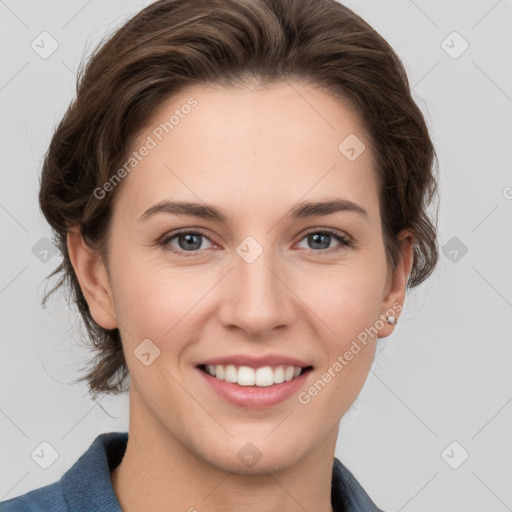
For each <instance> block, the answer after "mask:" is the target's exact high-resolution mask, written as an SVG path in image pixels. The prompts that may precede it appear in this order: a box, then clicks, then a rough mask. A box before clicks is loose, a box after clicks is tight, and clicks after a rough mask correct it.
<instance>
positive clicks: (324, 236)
mask: <svg viewBox="0 0 512 512" xmlns="http://www.w3.org/2000/svg"><path fill="white" fill-rule="evenodd" d="M310 237H311V239H312V240H313V246H314V247H313V248H314V249H328V248H329V241H330V238H331V235H329V234H328V233H314V234H313V235H310ZM322 242H324V243H327V246H326V247H318V244H322Z"/></svg>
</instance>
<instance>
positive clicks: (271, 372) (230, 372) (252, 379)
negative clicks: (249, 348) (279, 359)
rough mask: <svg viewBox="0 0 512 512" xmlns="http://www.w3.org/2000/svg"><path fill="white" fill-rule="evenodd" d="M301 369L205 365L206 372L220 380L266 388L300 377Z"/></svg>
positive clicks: (291, 367) (290, 367)
mask: <svg viewBox="0 0 512 512" xmlns="http://www.w3.org/2000/svg"><path fill="white" fill-rule="evenodd" d="M301 371H302V368H300V367H294V366H282V365H281V366H276V367H271V366H263V367H262V368H251V367H250V366H240V367H238V368H237V367H236V366H235V365H232V364H228V365H223V364H217V365H213V364H207V365H206V372H207V373H209V374H210V375H212V376H213V377H216V378H217V379H220V380H225V381H226V382H234V383H237V384H238V385H239V386H259V387H268V386H272V385H274V384H281V383H282V382H285V381H286V382H288V381H290V380H292V379H294V378H296V377H298V376H299V375H300V373H301Z"/></svg>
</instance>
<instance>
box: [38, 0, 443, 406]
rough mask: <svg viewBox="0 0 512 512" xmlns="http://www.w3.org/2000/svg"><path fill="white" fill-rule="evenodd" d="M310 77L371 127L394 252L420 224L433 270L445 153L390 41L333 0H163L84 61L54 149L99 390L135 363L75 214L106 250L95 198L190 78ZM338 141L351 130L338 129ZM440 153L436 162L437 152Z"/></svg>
mask: <svg viewBox="0 0 512 512" xmlns="http://www.w3.org/2000/svg"><path fill="white" fill-rule="evenodd" d="M294 79H295V80H300V81H306V82H309V83H311V84H313V85H316V86H318V87H320V88H322V89H324V90H325V91H327V92H329V93H330V94H332V95H333V96H335V97H337V98H340V99H343V100H346V101H348V104H349V105H350V106H351V107H352V108H354V109H355V111H356V112H357V114H358V115H359V118H360V120H361V122H362V123H363V125H364V127H365V129H366V131H367V133H368V136H369V138H370V146H371V150H372V151H371V152H372V154H373V155H374V159H375V167H376V172H377V176H378V179H379V184H380V198H379V200H380V209H381V216H382V233H383V239H384V243H385V247H386V255H387V258H388V262H389V263H390V264H391V266H392V267H393V268H394V266H395V265H396V262H397V258H398V257H399V248H400V242H399V241H398V240H397V238H396V235H397V233H398V232H399V231H400V230H401V229H403V228H408V229H410V230H411V232H412V233H413V234H414V246H413V251H414V263H413V268H412V272H411V274H410V276H409V281H408V287H414V286H416V285H418V284H420V283H421V282H422V281H424V280H425V279H426V278H427V277H428V276H429V275H430V274H431V273H432V271H433V269H434V267H435V265H436V263H437V260H438V247H437V239H436V229H435V225H436V222H437V215H436V219H435V221H433V220H431V219H430V218H429V214H428V212H427V209H428V207H429V206H430V205H431V204H432V202H433V199H435V197H436V194H437V181H436V179H435V171H437V157H436V154H435V150H434V147H433V144H432V141H431V139H430V137H429V132H428V128H427V126H426V123H425V120H424V117H423V115H422V113H421V111H420V109H419V108H418V106H417V105H416V103H415V102H414V100H413V99H412V96H411V91H410V87H409V83H408V79H407V75H406V72H405V70H404V67H403V65H402V63H401V61H400V59H399V58H398V56H397V55H396V54H395V52H394V51H393V50H392V48H391V47H390V46H389V44H388V43H387V42H386V41H385V40H384V39H383V38H382V37H381V36H380V35H379V34H378V33H377V32H375V30H374V29H373V28H372V27H371V26H370V25H368V24H367V23H366V22H365V21H364V20H362V19H361V18H360V17H359V16H357V15H356V14H355V13H354V12H352V11H351V10H350V9H348V8H347V7H345V6H343V5H341V4H339V3H338V2H336V1H335V0H208V1H206V0H186V1H184V0H160V1H158V2H155V3H153V4H151V5H149V6H148V7H146V8H145V9H143V10H142V11H141V12H139V13H138V14H137V15H136V16H134V17H133V18H132V19H130V20H129V21H128V22H127V23H126V24H125V25H124V26H123V27H121V28H120V29H119V30H117V31H116V32H115V34H114V35H113V36H112V37H111V38H110V39H108V40H107V41H106V42H103V43H102V44H100V46H99V47H98V49H97V50H96V51H95V53H94V54H93V55H92V57H91V58H90V59H89V62H88V64H87V66H86V67H85V69H84V68H81V69H80V71H79V75H78V80H77V97H76V100H75V101H74V102H73V103H72V104H71V105H70V107H69V109H68V110H67V112H66V114H65V115H64V117H63V119H62V121H61V122H60V124H59V125H58V127H57V129H56V131H55V133H54V135H53V138H52V141H51V143H50V146H49V149H48V152H47V154H46V157H45V160H44V164H43V169H42V177H41V188H40V194H39V201H40V206H41V209H42V211H43V214H44V216H45V217H46V219H47V221H48V222H49V224H50V226H51V227H52V229H53V231H54V240H55V243H56V244H57V246H58V248H59V249H60V251H61V253H62V256H63V260H62V263H61V264H60V265H59V267H58V268H56V269H55V271H54V272H53V273H52V274H50V276H48V277H53V276H55V275H57V274H61V275H60V278H59V281H58V282H57V284H56V285H55V286H54V287H53V288H52V289H51V290H50V291H49V292H48V293H47V294H46V296H45V297H44V299H43V305H45V304H46V301H47V299H48V298H49V296H50V295H51V294H52V293H53V292H54V291H55V290H56V289H58V288H59V287H60V286H61V285H63V284H64V283H67V284H68V285H69V287H70V289H71V296H72V299H73V301H74V303H75V304H76V306H77V308H78V311H79V312H80V314H81V316H82V318H83V320H84V322H85V326H86V328H87V331H88V335H89V338H90V340H91V342H92V346H93V349H94V350H95V351H96V352H97V353H96V356H95V357H94V358H93V360H92V361H90V368H89V372H88V373H87V375H86V376H85V377H82V378H80V379H78V381H87V382H88V386H89V390H90V393H91V394H92V395H93V397H95V396H96V395H97V394H99V393H109V392H113V393H118V392H122V391H125V390H126V389H127V387H126V380H127V377H128V370H127V367H126V362H125V359H124V354H123V349H122V344H121V338H120V334H119V331H118V329H113V330H107V329H104V328H102V327H101V326H99V325H98V324H97V323H96V322H95V321H94V319H93V318H92V316H91V314H90V311H89V307H88V304H87V302H86V300H85V298H84V296H83V294H82V291H81V288H80V284H79V282H78V279H77V277H76V275H75V272H74V270H73V267H72V265H71V262H70V258H69V254H68V249H67V240H66V235H67V231H68V229H69V228H70V227H71V226H76V225H79V226H80V229H81V233H82V235H83V237H84V239H86V240H87V242H88V244H90V246H91V247H93V248H95V249H96V250H98V251H99V252H100V254H102V256H103V257H104V259H105V260H106V261H108V260H107V256H108V254H107V251H106V240H107V238H108V229H109V221H110V216H111V211H112V204H113V200H114V198H115V197H116V195H117V193H119V188H120V186H121V185H122V184H121V185H119V186H117V187H115V188H114V189H113V190H112V192H111V193H109V194H107V195H106V197H104V198H103V199H101V200H98V199H97V197H96V196H95V194H94V191H95V190H97V189H98V187H103V185H104V184H105V183H106V182H107V181H108V180H109V179H111V178H112V176H113V175H114V173H115V172H116V170H118V169H119V166H120V165H122V163H123V162H124V160H125V158H126V155H127V154H128V151H129V150H130V145H131V144H132V143H133V141H134V138H135V137H136V135H137V134H138V132H139V131H140V130H141V129H142V128H143V127H144V125H145V123H147V122H148V120H149V118H150V116H151V115H152V114H153V113H154V112H155V110H156V109H158V107H159V106H160V105H161V104H162V102H163V101H164V100H167V99H169V97H170V96H172V95H174V94H176V93H178V92H181V90H183V89H184V88H185V87H187V86H190V85H198V84H199V85H201V84H208V83H216V84H220V85H225V86H230V85H241V84H244V83H249V82H250V81H253V82H254V81H259V83H261V84H262V85H265V84H272V83H277V82H283V81H288V80H294ZM340 142H341V141H340ZM434 164H436V165H434Z"/></svg>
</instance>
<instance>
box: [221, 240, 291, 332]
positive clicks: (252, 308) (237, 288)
mask: <svg viewBox="0 0 512 512" xmlns="http://www.w3.org/2000/svg"><path fill="white" fill-rule="evenodd" d="M281 264H282V262H276V258H275V257H273V255H272V251H271V249H265V250H264V251H263V252H262V254H261V255H260V256H259V257H258V258H257V259H256V260H255V261H253V262H252V263H248V262H247V261H245V260H244V259H243V258H242V257H239V256H238V254H235V255H234V268H233V270H232V271H231V272H230V273H229V275H228V276H227V278H226V279H225V280H223V281H225V282H224V286H225V293H223V294H222V296H223V303H222V305H221V306H220V308H219V318H220V321H221V322H222V324H223V325H224V327H226V328H228V329H235V328H238V329H241V330H242V331H244V332H245V335H246V336H247V337H251V338H258V337H259V338H261V337H264V336H265V335H268V334H269V333H271V332H272V331H273V330H277V328H281V329H283V328H284V327H285V326H290V325H291V324H292V323H293V322H294V321H295V319H296V315H297V302H298V300H297V299H296V297H295V296H294V294H293V292H292V291H291V290H290V288H289V287H288V286H287V283H286V278H285V273H284V272H283V271H282V268H280V269H279V270H281V271H280V272H279V270H278V269H276V268H275V267H276V266H277V265H279V266H281Z"/></svg>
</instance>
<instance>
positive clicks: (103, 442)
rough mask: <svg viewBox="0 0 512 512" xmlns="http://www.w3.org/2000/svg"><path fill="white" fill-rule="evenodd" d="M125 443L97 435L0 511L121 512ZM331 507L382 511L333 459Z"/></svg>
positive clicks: (340, 511)
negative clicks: (118, 489)
mask: <svg viewBox="0 0 512 512" xmlns="http://www.w3.org/2000/svg"><path fill="white" fill-rule="evenodd" d="M127 442H128V433H126V432H109V433H105V434H100V435H99V436H98V437H97V438H96V439H95V440H94V442H93V443H92V444H91V446H90V448H89V449H88V450H87V451H86V452H85V453H84V454H83V455H82V456H81V457H80V458H79V459H78V460H77V461H76V462H75V464H74V465H73V466H72V467H71V468H70V469H69V470H68V471H67V472H66V473H64V475H62V478H61V479H60V480H59V481H58V482H55V483H53V484H50V485H46V486H44V487H40V488H39V489H34V490H33V491H29V492H27V493H26V494H23V495H21V496H18V497H16V498H12V499H10V500H7V501H2V502H1V503H0V512H43V511H45V512H50V511H51V512H78V511H88V512H90V511H96V510H97V511H102V512H122V511H121V506H120V505H119V502H118V501H117V497H116V494H115V492H114V488H113V487H112V481H111V479H110V471H112V470H113V469H114V468H115V467H116V466H118V465H119V463H120V462H121V460H122V458H123V456H124V453H125V450H126V444H127ZM331 504H332V508H333V510H334V512H382V511H381V510H380V509H379V508H377V507H376V506H375V504H374V503H373V502H372V500H371V499H370V498H369V497H368V495H367V494H366V492H365V491H364V490H363V488H362V487H361V485H360V484H359V483H358V482H357V480H356V479H355V477H354V476H353V475H352V473H351V472H350V471H349V470H348V469H347V468H346V467H345V466H343V464H342V463H341V462H340V461H339V460H338V459H336V458H334V464H333V472H332V487H331ZM311 512H313V511H311Z"/></svg>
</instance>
